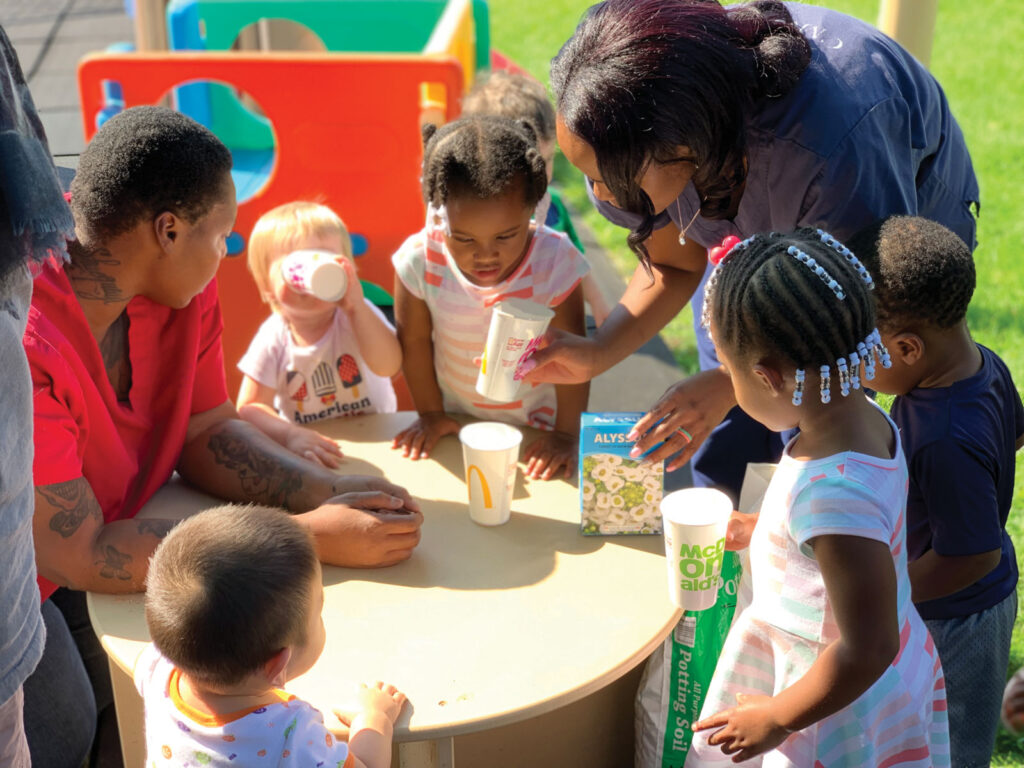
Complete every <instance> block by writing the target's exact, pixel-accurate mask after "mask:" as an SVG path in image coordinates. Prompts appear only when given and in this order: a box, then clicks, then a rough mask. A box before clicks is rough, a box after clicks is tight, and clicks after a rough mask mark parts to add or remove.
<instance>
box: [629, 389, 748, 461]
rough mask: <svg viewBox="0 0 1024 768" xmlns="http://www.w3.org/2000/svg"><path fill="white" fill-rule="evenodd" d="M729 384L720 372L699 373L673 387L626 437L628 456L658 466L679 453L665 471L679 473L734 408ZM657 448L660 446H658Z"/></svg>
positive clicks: (733, 399)
mask: <svg viewBox="0 0 1024 768" xmlns="http://www.w3.org/2000/svg"><path fill="white" fill-rule="evenodd" d="M735 402H736V401H735V396H734V395H733V391H732V384H731V382H730V380H729V379H728V377H726V376H725V374H723V373H722V372H721V371H720V370H714V371H701V372H700V373H697V374H694V375H693V376H691V377H689V378H688V379H683V380H682V381H680V382H678V383H676V384H673V385H672V386H671V387H669V388H668V389H667V390H666V391H665V394H664V395H662V396H661V399H659V400H658V402H657V403H655V404H654V407H653V408H651V410H650V411H648V412H647V413H646V414H645V415H644V416H643V418H641V419H640V421H638V422H637V423H636V426H634V427H633V429H632V430H631V431H630V433H629V439H630V440H635V441H636V445H634V446H633V451H632V452H631V453H630V456H633V457H634V458H635V457H638V456H641V455H643V454H645V453H647V451H648V450H650V449H651V448H654V447H655V446H657V448H655V449H654V450H653V451H651V453H650V454H648V455H647V456H645V457H644V458H645V459H646V460H648V461H652V462H657V461H662V460H664V459H667V458H669V457H670V456H672V455H673V454H676V453H678V454H679V455H678V456H676V458H674V459H673V460H672V461H671V462H669V464H668V465H667V466H666V467H665V469H666V470H667V471H672V470H674V469H679V467H681V466H683V465H684V464H686V462H688V461H689V460H690V458H691V457H692V456H693V453H694V451H696V450H697V448H699V447H700V445H701V443H703V442H704V440H705V439H706V438H707V436H708V435H710V434H711V430H713V429H714V428H715V427H717V426H718V425H719V424H720V423H721V422H722V419H724V418H725V415H726V414H727V413H728V412H729V409H730V408H732V406H733V405H735ZM659 444H660V445H659Z"/></svg>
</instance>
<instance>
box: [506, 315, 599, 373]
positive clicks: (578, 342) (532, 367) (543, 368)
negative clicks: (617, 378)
mask: <svg viewBox="0 0 1024 768" xmlns="http://www.w3.org/2000/svg"><path fill="white" fill-rule="evenodd" d="M519 371H520V373H522V374H523V379H524V381H527V382H529V383H531V384H545V383H551V384H582V383H583V382H585V381H590V380H591V379H592V378H594V377H595V376H596V375H597V374H599V373H601V371H600V370H598V348H597V345H596V343H595V342H594V340H593V339H588V338H585V337H583V336H577V335H576V334H574V333H569V332H568V331H563V330H561V329H559V328H548V330H547V332H546V333H545V334H544V337H543V340H542V341H541V346H540V347H539V348H538V349H536V350H534V352H533V355H531V356H530V357H528V358H527V359H526V360H524V361H523V362H522V363H520V368H519Z"/></svg>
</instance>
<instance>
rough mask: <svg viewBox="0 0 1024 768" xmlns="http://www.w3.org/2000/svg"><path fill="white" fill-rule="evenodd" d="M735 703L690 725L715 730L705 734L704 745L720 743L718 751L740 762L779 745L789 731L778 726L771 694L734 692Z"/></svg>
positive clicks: (694, 728)
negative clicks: (706, 737) (707, 734)
mask: <svg viewBox="0 0 1024 768" xmlns="http://www.w3.org/2000/svg"><path fill="white" fill-rule="evenodd" d="M736 701H737V705H736V706H735V707H733V708H732V709H727V710H725V711H723V712H719V713H718V714H716V715H712V716H711V717H706V718H704V719H703V720H701V721H699V722H696V723H694V724H693V730H695V731H704V730H707V729H709V728H717V729H718V730H717V731H715V732H714V733H712V734H711V735H710V736H709V737H708V744H709V745H711V746H713V747H717V746H719V745H721V747H722V752H723V753H724V754H726V755H733V758H732V761H733V762H734V763H741V762H743V761H744V760H749V759H750V758H752V757H756V756H757V755H760V754H762V753H764V752H767V751H769V750H771V749H775V747H777V746H779V744H781V743H782V742H784V741H785V740H786V738H787V737H788V736H789V731H787V730H786V729H785V728H783V727H782V726H781V725H779V723H778V721H776V719H775V715H774V713H773V711H772V710H773V704H774V701H775V700H774V699H773V698H772V697H771V696H754V695H750V694H745V693H737V694H736Z"/></svg>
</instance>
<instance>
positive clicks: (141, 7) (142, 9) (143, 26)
mask: <svg viewBox="0 0 1024 768" xmlns="http://www.w3.org/2000/svg"><path fill="white" fill-rule="evenodd" d="M164 5H165V0H135V50H137V51H166V50H167V22H166V21H165V19H164Z"/></svg>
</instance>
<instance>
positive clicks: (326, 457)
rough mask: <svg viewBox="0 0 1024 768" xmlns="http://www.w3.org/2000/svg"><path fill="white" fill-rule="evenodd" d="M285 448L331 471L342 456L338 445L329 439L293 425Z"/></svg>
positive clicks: (338, 464) (337, 465) (339, 463)
mask: <svg viewBox="0 0 1024 768" xmlns="http://www.w3.org/2000/svg"><path fill="white" fill-rule="evenodd" d="M285 448H287V449H288V450H289V451H291V452H292V453H294V454H296V455H297V456H301V457H302V458H304V459H308V460H309V461H312V462H313V463H314V464H320V465H321V466H324V467H329V468H331V469H336V468H337V467H339V466H340V465H341V458H342V456H343V455H344V454H342V452H341V448H339V447H338V444H337V443H336V442H334V441H333V440H331V438H329V437H324V436H323V435H321V434H319V433H317V432H314V431H313V430H311V429H306V428H305V427H300V426H298V425H293V428H292V429H291V430H289V432H288V438H287V440H286V442H285Z"/></svg>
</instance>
